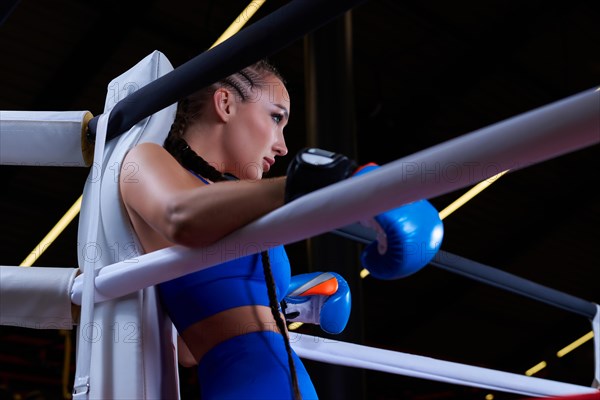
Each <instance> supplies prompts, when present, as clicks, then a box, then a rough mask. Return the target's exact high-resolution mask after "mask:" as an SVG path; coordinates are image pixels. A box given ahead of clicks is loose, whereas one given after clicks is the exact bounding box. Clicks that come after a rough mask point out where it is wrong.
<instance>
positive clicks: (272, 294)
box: [260, 251, 302, 400]
mask: <svg viewBox="0 0 600 400" xmlns="http://www.w3.org/2000/svg"><path fill="white" fill-rule="evenodd" d="M260 255H261V259H262V264H263V271H264V274H265V281H266V282H267V290H268V292H269V306H270V308H271V314H272V315H273V318H274V319H275V323H276V324H277V328H278V329H279V331H280V332H281V334H282V335H283V338H284V340H283V341H284V343H285V350H286V352H287V356H288V365H289V366H290V374H291V377H292V390H293V392H294V399H297V400H300V399H302V394H301V393H300V386H299V385H298V375H297V374H296V365H295V364H294V358H293V357H292V346H291V345H290V338H289V337H288V334H287V328H286V326H285V321H284V319H283V317H282V316H281V313H280V312H279V302H278V301H277V293H276V289H275V288H276V286H275V279H274V278H273V270H272V269H271V260H270V258H269V252H267V251H263V252H262V253H260Z"/></svg>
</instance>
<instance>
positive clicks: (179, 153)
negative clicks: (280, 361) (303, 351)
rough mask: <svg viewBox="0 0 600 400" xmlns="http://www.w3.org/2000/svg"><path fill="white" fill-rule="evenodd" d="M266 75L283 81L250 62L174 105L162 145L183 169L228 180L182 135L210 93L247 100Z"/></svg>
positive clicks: (266, 269)
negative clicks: (225, 93)
mask: <svg viewBox="0 0 600 400" xmlns="http://www.w3.org/2000/svg"><path fill="white" fill-rule="evenodd" d="M268 75H273V76H275V77H277V78H279V79H280V80H281V81H282V82H284V83H285V81H284V79H283V77H282V76H281V74H280V73H279V71H278V70H277V69H276V68H275V67H274V66H273V65H272V64H270V63H269V62H268V61H266V60H260V61H258V62H257V63H255V64H252V65H250V66H248V67H246V68H244V69H242V70H241V71H239V72H237V73H235V74H233V75H230V76H228V77H226V78H224V79H222V80H220V81H219V82H216V83H214V84H212V85H210V86H208V87H207V88H204V89H201V90H199V91H197V92H195V93H194V94H192V95H190V96H188V97H186V98H185V99H183V100H181V101H180V102H179V103H178V105H177V112H176V114H175V121H174V122H173V124H172V125H171V129H170V130H169V134H168V136H167V138H166V139H165V142H164V144H163V147H164V148H165V149H166V150H167V151H168V152H169V153H170V154H171V155H172V156H173V157H174V158H175V159H176V160H177V161H178V162H179V163H180V164H181V165H182V166H183V167H184V168H186V169H189V170H191V171H193V172H195V173H196V174H198V175H200V176H202V177H204V178H206V179H208V180H210V181H212V182H220V181H224V180H230V179H231V176H230V175H229V176H228V174H223V173H221V172H220V171H218V170H217V169H216V168H215V167H214V166H213V165H211V164H209V163H208V162H206V160H204V159H203V158H202V157H201V156H199V155H198V154H197V153H196V152H195V151H194V150H192V148H191V147H190V146H189V145H188V143H187V142H186V141H185V139H184V138H183V135H184V133H185V130H186V128H187V127H188V126H189V125H190V124H191V123H192V122H193V121H194V120H195V119H196V118H198V117H199V116H200V115H201V112H202V110H204V108H205V107H206V104H207V103H208V102H209V101H210V99H211V97H212V94H213V93H214V91H215V90H216V89H217V88H219V87H224V86H225V87H229V88H231V89H233V90H234V91H235V92H236V93H237V97H238V98H239V99H240V101H242V102H244V101H247V100H248V98H249V97H250V95H251V91H252V90H253V89H254V88H255V87H258V88H260V87H261V85H263V84H264V81H263V79H264V77H266V76H268ZM261 261H262V265H263V273H264V275H265V282H266V286H267V292H268V295H269V307H270V309H271V314H272V315H273V318H274V319H275V323H276V324H277V328H278V329H279V331H280V332H281V334H282V335H283V340H284V344H285V349H286V352H287V356H288V364H289V368H290V374H291V385H292V391H293V394H294V399H301V398H302V396H301V394H300V388H299V385H298V377H297V374H296V367H295V365H294V359H293V357H292V347H291V345H290V340H289V337H288V335H287V329H286V325H285V321H284V319H283V317H282V316H281V313H280V311H279V302H278V300H277V293H276V286H275V279H274V278H273V271H272V269H271V262H270V259H269V253H268V252H267V251H263V252H262V253H261Z"/></svg>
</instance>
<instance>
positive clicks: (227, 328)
mask: <svg viewBox="0 0 600 400" xmlns="http://www.w3.org/2000/svg"><path fill="white" fill-rule="evenodd" d="M261 331H271V332H278V333H279V329H278V328H277V324H276V323H275V320H274V319H273V315H272V314H271V309H270V308H269V307H266V306H252V305H251V306H241V307H236V308H232V309H229V310H225V311H221V312H220V313H218V314H215V315H212V316H210V317H208V318H205V319H203V320H202V321H198V322H196V323H195V324H193V325H191V326H190V327H188V328H187V329H186V330H185V331H183V333H182V334H181V337H182V338H183V340H184V341H185V343H186V345H187V346H188V348H189V349H190V351H191V353H192V355H193V356H194V358H195V359H196V361H197V362H199V361H200V360H201V359H202V357H203V356H204V355H205V354H206V353H207V352H208V351H209V350H210V349H212V348H213V347H215V346H216V345H218V344H219V343H222V342H224V341H226V340H227V339H231V338H233V337H236V336H240V335H245V334H247V333H252V332H261Z"/></svg>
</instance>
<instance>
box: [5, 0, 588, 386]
mask: <svg viewBox="0 0 600 400" xmlns="http://www.w3.org/2000/svg"><path fill="white" fill-rule="evenodd" d="M300 3H302V4H300ZM325 3H326V4H323V3H321V2H318V1H304V0H303V1H296V2H292V3H290V4H288V5H286V6H284V7H282V8H281V9H279V10H278V11H276V12H274V13H272V14H271V15H269V16H267V17H265V18H263V19H262V20H261V21H258V22H257V23H255V24H253V25H252V26H250V27H248V28H247V29H246V30H244V31H242V32H240V33H239V34H238V35H236V36H235V37H233V38H231V39H229V40H227V41H225V42H223V43H222V44H221V45H219V46H217V47H215V48H214V49H212V50H210V51H208V52H205V53H203V54H201V55H199V56H197V57H196V58H194V59H192V60H191V61H189V62H187V63H185V64H183V65H182V66H180V67H178V68H176V69H175V70H174V71H172V72H171V73H170V74H167V75H165V76H163V77H161V78H159V79H157V80H156V81H154V82H151V83H150V84H148V85H146V86H144V87H142V88H140V89H139V90H137V91H136V92H134V93H132V94H131V95H130V96H129V97H127V101H121V102H118V103H117V105H116V106H115V107H114V108H113V109H112V111H111V112H110V113H109V114H108V115H101V116H99V117H95V118H92V119H91V120H90V121H89V122H88V119H87V118H84V119H83V120H81V118H80V119H79V122H78V123H75V124H72V134H73V135H75V136H77V135H78V136H81V132H82V130H83V131H85V130H86V128H87V130H88V137H89V138H92V139H93V141H94V143H95V149H94V163H96V162H99V160H101V159H102V153H103V148H104V143H105V141H108V140H111V139H113V138H114V137H116V136H118V135H119V134H121V133H122V132H124V131H125V130H127V129H128V128H129V127H130V126H132V125H133V124H135V123H137V122H139V121H141V120H142V119H144V118H146V117H148V116H150V115H151V114H153V113H155V112H157V111H159V110H161V109H162V108H164V107H166V106H168V105H170V104H172V103H174V102H176V101H177V99H178V98H181V97H183V96H185V95H187V94H190V93H191V92H193V91H194V90H196V89H198V88H200V87H202V86H204V85H206V84H208V83H211V82H213V81H216V80H218V79H220V78H222V77H223V76H226V75H229V74H230V73H233V72H235V71H237V70H238V69H240V68H241V67H242V66H244V65H248V64H250V63H252V62H254V61H256V60H258V59H259V58H262V57H264V56H267V55H269V54H272V53H273V52H275V51H276V50H277V49H279V48H281V47H282V46H284V45H285V44H287V43H291V42H293V41H294V40H296V39H297V38H299V37H301V36H302V35H303V34H306V33H308V32H310V31H312V30H314V29H316V28H317V27H319V26H320V25H322V24H324V23H326V22H327V21H328V20H331V19H332V18H333V17H335V16H337V15H339V14H341V13H342V12H344V11H346V10H348V9H350V8H351V7H353V6H354V5H356V4H358V3H360V1H353V2H347V1H346V2H342V1H330V2H325ZM317 7H318V8H317ZM315 15H318V16H319V18H314V16H315ZM309 17H310V18H309ZM307 21H309V22H308V23H307ZM274 32H277V33H281V32H285V33H286V35H283V34H281V35H273V34H272V33H274ZM266 38H268V40H267V39H266ZM273 38H274V39H273ZM265 41H266V42H265ZM265 43H266V44H265ZM158 94H160V98H159V99H157V100H156V101H154V102H153V103H150V102H149V100H148V99H154V98H155V95H158ZM599 111H600V88H592V89H590V90H587V91H584V92H581V93H579V94H576V95H574V96H571V97H568V98H566V99H563V100H560V101H557V102H555V103H552V104H549V105H547V106H544V107H540V108H538V109H536V110H533V111H530V112H527V113H524V114H521V115H518V116H516V117H513V118H510V119H508V120H505V121H502V122H500V123H497V124H494V125H491V126H489V127H486V128H483V129H480V130H477V131H474V132H471V133H468V134H465V135H463V136H460V137H458V138H455V139H452V140H449V141H447V142H444V143H441V144H438V145H436V146H433V147H430V148H428V149H425V150H423V151H420V152H417V153H415V154H412V155H409V156H407V157H403V158H401V159H398V160H396V161H393V162H391V163H388V164H385V165H382V166H381V167H380V168H379V169H377V170H375V171H373V172H371V173H369V174H368V175H363V176H359V177H355V178H353V179H349V180H345V181H342V182H339V183H336V184H334V185H331V186H329V187H326V188H323V189H321V190H318V191H316V192H313V193H310V194H308V195H306V196H304V197H302V198H300V199H298V200H296V201H294V202H293V203H290V204H287V205H285V206H283V207H281V208H279V209H277V210H275V211H273V212H271V213H269V214H268V215H265V216H264V217H262V218H260V219H258V220H256V221H255V222H253V223H251V224H249V225H247V226H245V227H243V228H241V229H239V230H238V231H236V232H233V233H232V234H230V235H229V236H227V237H225V238H224V239H222V240H221V241H219V242H218V243H215V244H214V245H212V246H209V247H205V248H199V249H189V248H184V247H181V246H174V247H171V248H167V249H163V250H159V251H155V252H153V253H148V254H145V255H142V256H140V257H138V258H137V262H136V263H131V262H118V263H114V264H112V265H108V266H106V267H104V268H102V269H101V270H100V271H99V272H98V274H97V276H96V278H95V280H93V279H92V280H91V282H92V286H90V285H89V282H90V280H89V279H87V280H86V281H85V282H84V287H83V293H81V292H80V297H79V298H75V299H74V302H76V303H77V302H84V301H85V298H86V297H85V296H84V295H85V294H86V293H87V295H91V297H92V300H93V301H94V302H101V301H105V300H109V299H114V298H118V297H120V296H124V295H127V294H129V293H133V292H136V291H138V290H141V289H144V288H146V287H149V286H152V285H156V284H158V283H160V282H163V281H166V280H170V279H174V278H177V277H179V276H182V275H185V274H188V273H192V272H194V271H198V270H201V269H204V268H209V267H211V266H213V265H216V264H219V263H222V262H224V261H228V260H231V259H233V258H235V257H239V256H242V255H246V254H251V253H257V252H260V251H262V250H266V249H268V248H271V247H274V246H277V245H286V244H291V243H294V242H298V241H301V240H304V239H307V238H310V237H313V236H316V235H320V234H323V233H327V232H338V233H340V234H343V235H346V236H347V237H350V238H352V239H354V240H358V241H362V242H365V243H366V242H370V241H371V240H372V239H373V237H372V236H370V233H369V232H368V231H360V230H357V231H351V230H350V229H349V228H348V227H354V226H355V225H354V223H355V222H356V221H359V220H362V219H364V218H365V217H366V216H367V217H368V216H372V215H376V214H379V213H381V212H384V211H386V210H389V209H392V208H396V207H399V206H401V205H404V204H407V203H409V202H412V201H415V200H419V199H423V198H434V197H437V196H440V195H443V194H446V193H449V192H452V191H455V190H458V189H461V188H464V187H466V186H468V185H472V184H474V183H478V182H481V181H483V180H486V179H490V178H492V177H494V176H496V175H497V174H498V173H499V172H501V171H516V170H519V169H522V168H526V167H527V166H530V165H534V164H537V163H541V162H543V161H546V160H550V159H552V158H555V157H559V156H561V155H564V154H567V153H570V152H573V151H576V150H579V149H583V148H585V147H589V146H593V145H596V144H598V143H599V142H600V112H599ZM25 113H26V114H27V112H25ZM58 114H60V113H57V115H58ZM78 115H79V116H81V114H78ZM14 116H17V117H20V118H22V121H24V120H26V121H25V122H22V123H21V124H20V125H19V124H17V125H18V128H17V130H16V131H15V132H16V133H19V134H22V132H23V129H25V128H26V127H29V128H31V129H34V128H40V124H39V123H37V122H36V121H34V120H33V119H32V118H35V113H31V115H30V117H27V118H23V117H24V114H22V113H19V112H16V113H11V112H2V116H1V117H2V120H9V119H10V118H11V117H14ZM58 118H59V119H60V116H59V117H58ZM42 130H43V127H42ZM15 132H13V133H15ZM2 135H3V146H2V149H1V150H2V153H1V157H0V159H2V162H3V163H5V162H6V163H7V164H11V165H14V164H19V163H20V164H21V165H27V161H26V160H24V159H18V160H16V162H15V160H14V159H13V157H14V154H15V153H14V152H15V151H17V149H19V147H20V146H19V143H20V141H19V139H18V135H9V134H7V131H6V129H3V130H2ZM73 135H72V136H73ZM11 138H16V139H14V142H11V140H13V139H11ZM17 154H20V153H18V151H17ZM36 160H37V161H39V159H36ZM38 165H39V164H38ZM440 165H441V166H451V167H452V168H453V169H455V170H456V172H457V174H456V176H457V179H454V180H443V179H435V178H431V176H430V174H429V175H428V174H427V173H425V171H432V170H435V169H436V166H437V169H438V170H439V169H440V168H439V166H440ZM74 166H86V165H74ZM87 166H89V164H88V165H87ZM441 169H442V170H443V168H441ZM428 176H429V178H427V177H428ZM98 186H99V185H95V190H96V194H95V195H98V191H99V187H98ZM93 190H94V189H93ZM375 192H376V193H378V194H379V195H378V196H377V197H376V198H375V197H374V196H371V195H370V194H371V193H375ZM224 249H225V250H224ZM226 249H238V251H226ZM240 249H243V250H240ZM242 253H243V254H242ZM431 264H432V265H435V266H437V267H440V268H444V269H446V270H448V271H451V272H455V273H459V274H462V275H464V276H467V277H470V278H472V279H476V280H479V281H481V282H484V283H488V284H491V285H494V286H496V287H499V288H503V289H506V290H509V291H512V292H514V293H518V294H521V295H523V296H527V297H530V298H532V299H536V300H539V301H542V302H544V303H547V304H550V305H554V306H556V307H559V308H562V309H564V310H568V311H571V312H573V313H576V314H579V315H581V316H585V317H587V318H589V319H590V321H591V323H592V328H593V332H594V362H595V373H594V380H595V385H597V384H598V382H600V340H599V336H600V320H599V318H600V317H599V315H600V313H599V312H598V310H599V307H598V305H596V304H594V303H591V302H588V301H585V300H582V299H578V298H576V297H574V296H570V295H568V294H565V293H561V292H559V291H556V290H553V289H550V288H547V287H544V286H541V285H538V284H535V283H533V282H529V281H527V280H525V279H522V278H519V277H516V276H513V275H511V274H508V273H504V272H502V271H498V270H495V269H493V268H491V267H487V266H485V265H481V264H478V263H475V262H472V261H469V260H464V259H462V258H461V257H458V256H455V255H451V254H449V253H446V252H444V251H440V252H439V253H438V254H437V255H436V257H435V258H434V260H433V261H432V262H431ZM84 275H86V274H84ZM89 275H90V274H88V276H89ZM88 276H85V277H86V278H88ZM94 287H95V288H94ZM86 290H87V292H86ZM90 291H91V292H92V293H90ZM82 306H83V305H82ZM291 341H292V345H293V347H294V349H295V351H296V352H297V353H298V355H299V356H300V357H303V358H306V359H310V360H315V361H320V362H325V363H331V364H337V365H342V366H347V367H354V368H364V369H370V370H375V371H382V372H386V373H392V374H400V375H405V376H409V377H415V378H423V379H430V380H436V381H440V382H446V383H451V384H459V385H466V386H472V387H479V388H488V389H493V390H499V391H503V392H511V393H517V394H523V395H528V396H566V395H573V394H587V393H596V394H597V393H598V389H597V388H594V387H587V386H580V385H574V384H569V383H563V382H556V381H550V380H546V379H540V378H534V377H528V376H523V375H519V374H514V373H508V372H503V371H497V370H493V369H488V368H481V367H475V366H470V365H465V364H460V363H454V362H448V361H444V360H437V359H433V358H429V357H422V356H418V355H412V354H406V353H401V352H394V351H389V350H383V349H377V348H372V347H367V346H363V345H360V344H355V343H348V342H341V341H336V340H332V339H324V338H319V337H316V336H311V335H306V334H301V335H300V334H298V335H294V334H293V333H292V334H291Z"/></svg>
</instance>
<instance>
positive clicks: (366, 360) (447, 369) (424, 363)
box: [290, 333, 600, 396]
mask: <svg viewBox="0 0 600 400" xmlns="http://www.w3.org/2000/svg"><path fill="white" fill-rule="evenodd" d="M290 342H291V344H292V347H293V348H294V351H296V353H298V355H299V356H300V357H302V358H306V359H309V360H314V361H320V362H325V363H329V364H335V365H343V366H346V367H353V368H364V369H369V370H374V371H381V372H387V373H392V374H398V375H404V376H409V377H413V378H421V379H429V380H434V381H439V382H445V383H450V384H456V385H466V386H471V387H479V388H486V389H491V390H499V391H502V392H510V393H517V394H522V395H526V396H565V395H573V394H585V393H600V392H599V391H598V390H597V389H594V388H591V387H586V386H580V385H574V384H570V383H563V382H556V381H551V380H547V379H541V378H534V377H529V376H525V375H519V374H514V373H509V372H503V371H497V370H493V369H489V368H482V367H475V366H471V365H465V364H460V363H455V362H450V361H443V360H437V359H435V358H430V357H423V356H417V355H413V354H407V353H402V352H397V351H391V350H384V349H377V348H373V347H368V346H363V345H358V344H354V343H348V342H340V341H336V340H332V339H325V338H321V337H316V336H311V335H305V334H294V333H292V334H290Z"/></svg>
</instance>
